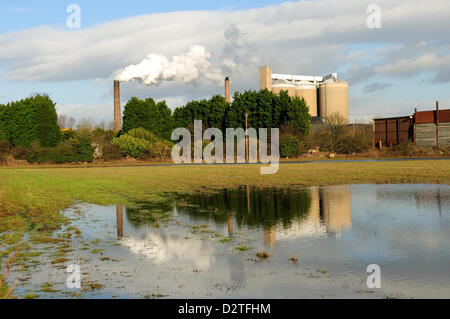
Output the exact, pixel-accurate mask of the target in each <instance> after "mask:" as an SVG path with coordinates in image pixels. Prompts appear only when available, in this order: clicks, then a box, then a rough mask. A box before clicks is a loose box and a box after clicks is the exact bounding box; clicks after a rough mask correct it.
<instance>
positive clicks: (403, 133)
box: [373, 116, 414, 146]
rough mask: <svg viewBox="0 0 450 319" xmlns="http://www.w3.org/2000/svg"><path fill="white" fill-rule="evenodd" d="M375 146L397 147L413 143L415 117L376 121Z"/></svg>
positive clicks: (379, 119)
mask: <svg viewBox="0 0 450 319" xmlns="http://www.w3.org/2000/svg"><path fill="white" fill-rule="evenodd" d="M373 121H374V132H373V136H374V137H373V144H374V146H375V145H378V144H379V143H380V142H381V144H382V145H387V146H391V145H397V144H402V143H408V142H413V140H414V131H413V127H414V118H413V116H400V117H390V118H378V119H374V120H373Z"/></svg>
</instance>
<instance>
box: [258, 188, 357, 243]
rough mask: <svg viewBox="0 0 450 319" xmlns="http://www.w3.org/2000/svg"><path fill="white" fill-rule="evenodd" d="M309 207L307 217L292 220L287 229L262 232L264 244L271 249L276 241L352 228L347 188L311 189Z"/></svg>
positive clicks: (275, 227)
mask: <svg viewBox="0 0 450 319" xmlns="http://www.w3.org/2000/svg"><path fill="white" fill-rule="evenodd" d="M310 191H311V208H310V210H309V213H308V215H307V216H306V217H305V218H302V219H300V220H293V221H292V223H291V225H290V226H289V227H287V228H285V227H283V226H282V225H280V226H274V227H272V228H267V229H264V245H266V246H274V244H275V241H276V240H283V239H293V238H305V237H318V236H325V235H327V234H340V232H341V230H343V229H346V228H349V227H351V226H352V207H351V194H350V186H338V187H324V188H319V187H311V188H310Z"/></svg>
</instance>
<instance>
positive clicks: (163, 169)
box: [0, 159, 450, 298]
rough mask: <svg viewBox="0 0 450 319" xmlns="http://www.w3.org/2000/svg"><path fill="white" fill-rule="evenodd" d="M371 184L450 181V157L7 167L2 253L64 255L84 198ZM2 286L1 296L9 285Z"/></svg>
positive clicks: (0, 202) (120, 200)
mask: <svg viewBox="0 0 450 319" xmlns="http://www.w3.org/2000/svg"><path fill="white" fill-rule="evenodd" d="M363 183H391V184H392V183H439V184H450V159H449V160H423V161H422V160H420V161H391V162H331V163H330V162H323V163H301V164H292V163H291V164H281V165H280V169H279V171H278V173H277V174H275V175H261V174H260V165H245V166H244V165H219V166H149V167H145V166H141V167H138V166H131V167H95V166H78V167H71V168H67V167H66V168H57V167H41V166H38V167H33V168H8V167H2V168H0V244H1V243H4V244H5V245H6V246H5V247H6V249H4V250H3V252H2V253H1V254H0V261H1V259H2V258H3V259H7V258H8V257H10V256H11V255H13V254H14V253H15V252H20V253H19V254H18V255H17V259H16V260H15V262H14V265H15V266H17V265H19V266H20V267H22V269H25V270H26V269H28V268H29V267H31V266H33V265H30V260H31V259H30V258H32V257H33V256H35V255H38V254H40V253H41V252H39V251H36V250H35V248H34V244H48V245H50V246H49V247H48V248H47V250H49V249H50V250H51V251H52V253H51V255H52V258H55V260H56V261H58V260H64V258H65V251H66V250H67V247H68V243H67V242H68V241H70V239H68V238H70V236H71V234H67V235H68V237H67V238H66V237H64V236H63V237H54V236H53V232H54V231H55V230H58V229H61V228H62V226H65V227H63V228H65V229H67V230H69V229H70V223H69V221H68V220H67V219H66V218H65V217H64V216H62V214H60V213H59V211H60V210H62V209H64V208H67V207H68V206H71V205H73V204H74V203H76V202H89V203H93V204H104V205H106V204H129V205H130V204H132V203H133V202H134V201H159V200H163V199H164V198H165V197H167V193H173V192H180V193H186V192H192V191H196V190H202V189H203V190H206V191H207V190H212V189H218V188H225V187H236V186H239V185H252V186H286V185H305V186H309V185H331V184H363ZM75 231H76V230H75ZM25 234H26V235H27V237H24V235H25ZM69 235H70V236H69ZM25 239H26V240H25ZM34 266H35V265H34ZM0 272H1V270H0ZM0 286H2V288H1V289H0V298H1V297H2V291H3V293H4V292H5V291H7V289H8V287H6V286H5V285H0Z"/></svg>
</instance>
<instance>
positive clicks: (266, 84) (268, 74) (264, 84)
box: [259, 65, 272, 91]
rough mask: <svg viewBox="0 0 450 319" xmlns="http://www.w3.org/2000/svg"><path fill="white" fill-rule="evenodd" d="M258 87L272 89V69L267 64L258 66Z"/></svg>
mask: <svg viewBox="0 0 450 319" xmlns="http://www.w3.org/2000/svg"><path fill="white" fill-rule="evenodd" d="M259 88H260V89H261V90H264V89H267V90H269V91H272V69H271V68H270V67H269V66H268V65H266V66H262V67H260V68H259Z"/></svg>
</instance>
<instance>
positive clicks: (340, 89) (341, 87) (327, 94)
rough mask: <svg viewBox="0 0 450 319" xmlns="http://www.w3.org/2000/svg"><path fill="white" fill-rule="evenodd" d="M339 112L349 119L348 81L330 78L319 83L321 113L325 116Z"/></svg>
mask: <svg viewBox="0 0 450 319" xmlns="http://www.w3.org/2000/svg"><path fill="white" fill-rule="evenodd" d="M333 113H339V114H340V115H342V116H343V117H344V118H345V119H346V120H347V121H348V120H349V115H348V83H347V82H342V81H339V80H337V79H336V78H331V79H328V80H326V81H324V82H322V83H320V84H319V115H320V116H321V117H323V118H326V117H327V116H330V115H332V114H333Z"/></svg>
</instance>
